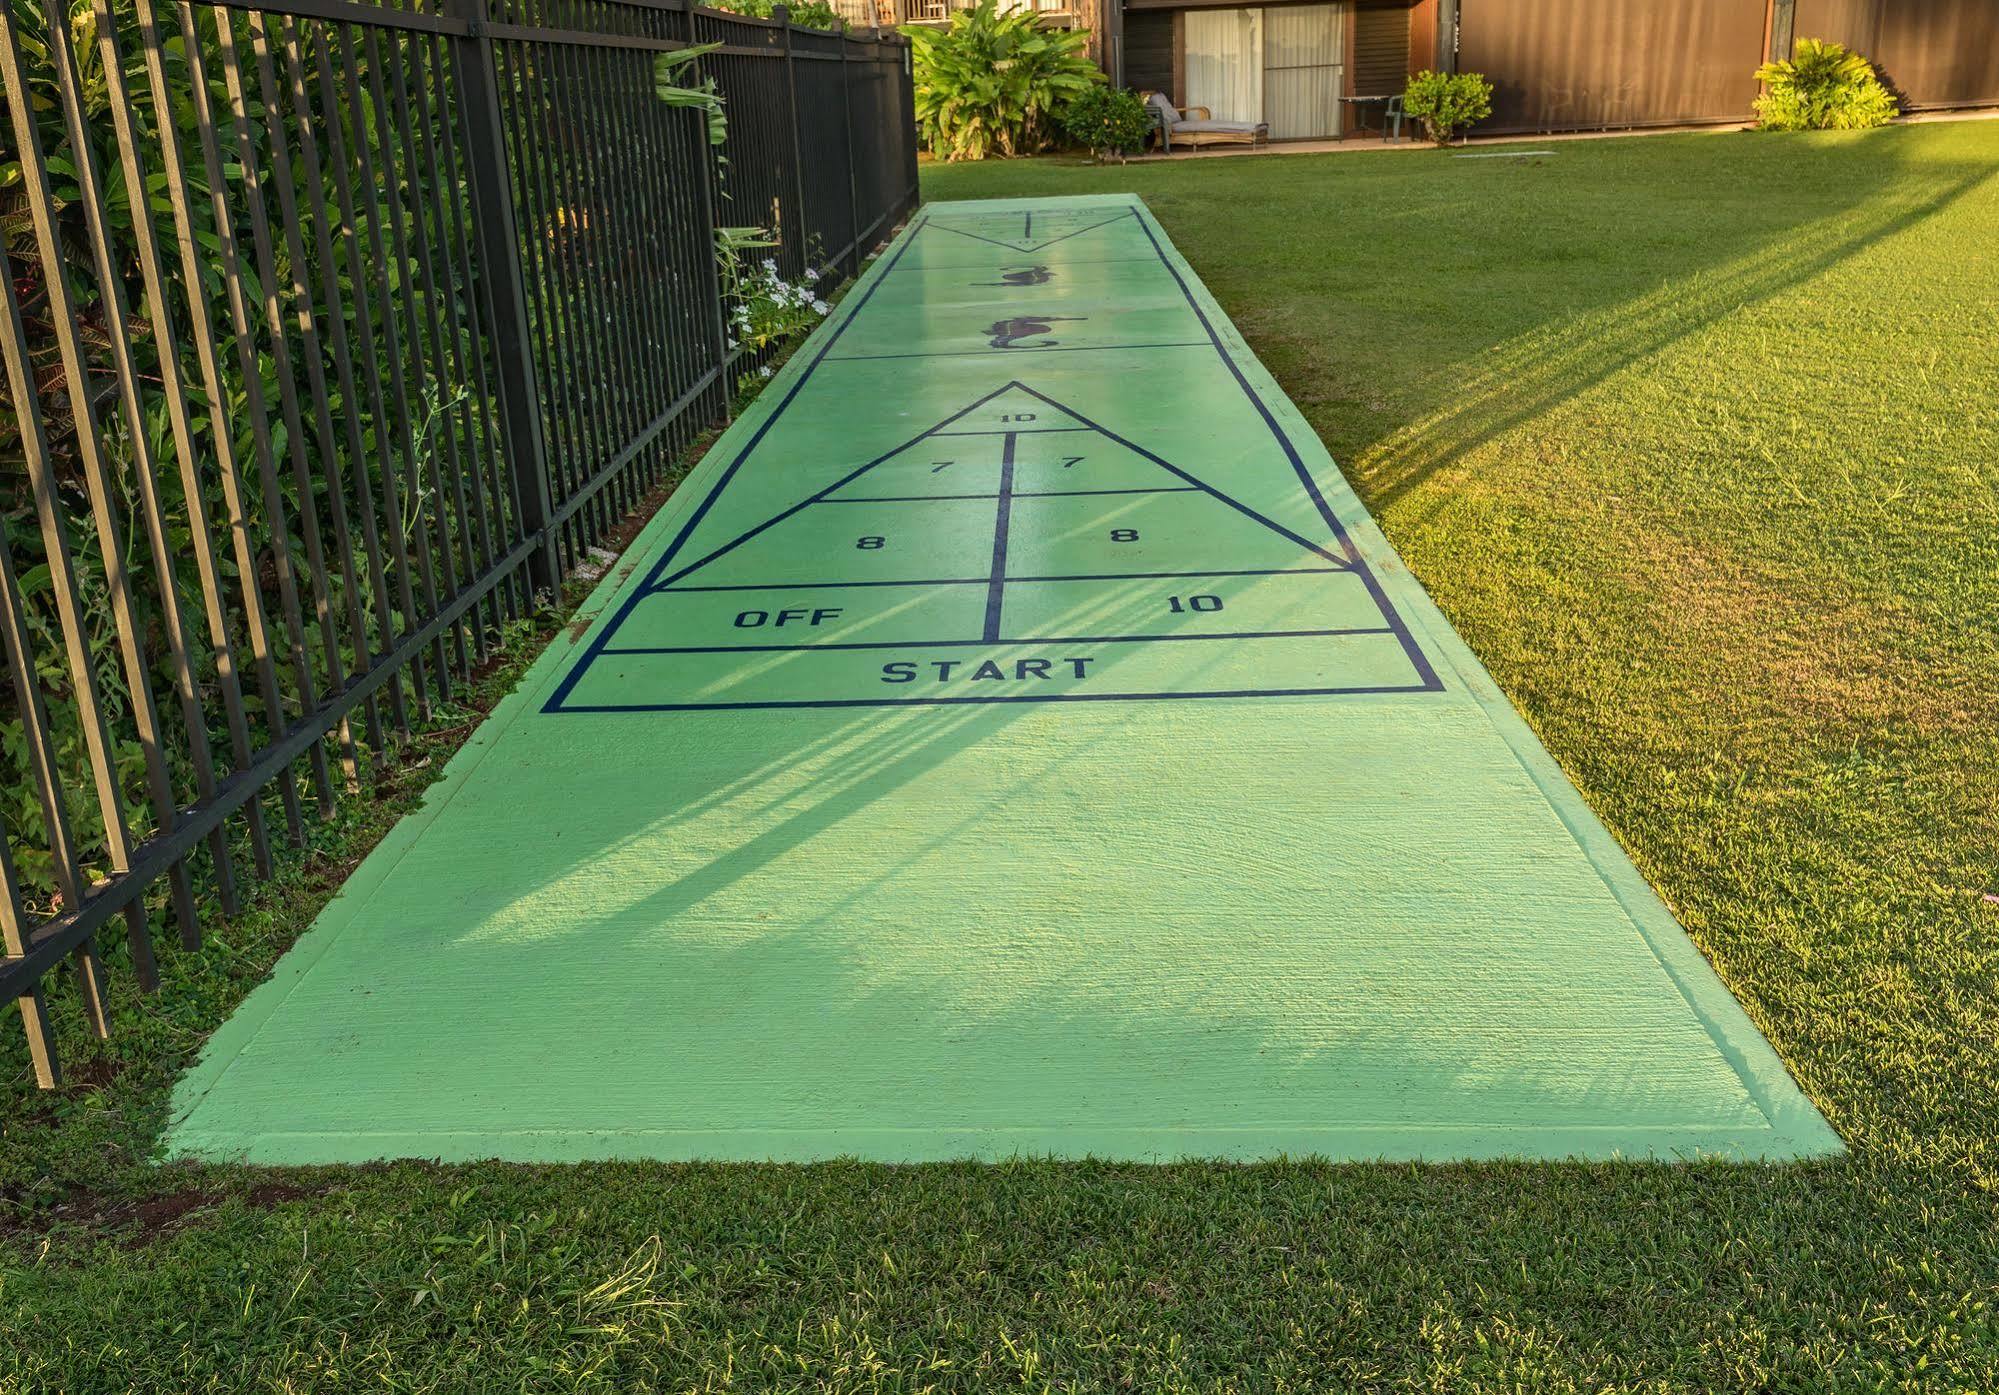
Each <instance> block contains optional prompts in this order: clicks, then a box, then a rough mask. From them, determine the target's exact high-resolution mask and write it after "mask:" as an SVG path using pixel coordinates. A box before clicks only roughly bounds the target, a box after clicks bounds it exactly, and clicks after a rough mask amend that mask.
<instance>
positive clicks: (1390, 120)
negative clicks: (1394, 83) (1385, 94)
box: [1381, 93, 1416, 141]
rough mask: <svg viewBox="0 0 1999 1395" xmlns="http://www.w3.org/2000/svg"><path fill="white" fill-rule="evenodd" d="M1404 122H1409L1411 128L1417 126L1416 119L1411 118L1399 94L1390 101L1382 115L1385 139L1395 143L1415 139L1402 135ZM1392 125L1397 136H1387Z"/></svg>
mask: <svg viewBox="0 0 1999 1395" xmlns="http://www.w3.org/2000/svg"><path fill="white" fill-rule="evenodd" d="M1404 121H1407V122H1408V123H1409V124H1410V125H1411V126H1414V125H1415V124H1416V118H1415V117H1413V116H1411V115H1410V114H1409V112H1408V109H1407V108H1406V107H1404V106H1403V105H1402V97H1401V94H1400V93H1398V94H1396V95H1395V96H1393V97H1390V98H1389V99H1388V106H1387V108H1386V109H1385V110H1384V111H1383V112H1382V113H1381V125H1382V131H1383V136H1384V138H1385V139H1388V140H1394V141H1400V140H1410V139H1413V136H1404V135H1403V134H1402V123H1403V122H1404ZM1391 125H1392V126H1393V129H1394V131H1395V134H1394V135H1392V136H1391V135H1388V134H1387V131H1388V129H1389V128H1390V126H1391Z"/></svg>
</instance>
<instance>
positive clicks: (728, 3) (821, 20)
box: [715, 0, 846, 29]
mask: <svg viewBox="0 0 1999 1395" xmlns="http://www.w3.org/2000/svg"><path fill="white" fill-rule="evenodd" d="M778 5H783V6H784V7H785V9H786V11H787V12H788V14H789V17H790V19H791V22H792V23H793V24H796V25H798V26H799V27H800V28H803V29H844V28H845V27H846V24H845V22H844V21H843V20H841V18H840V16H839V15H838V14H837V13H836V12H835V11H834V9H833V7H832V6H831V5H830V4H828V3H827V0H717V3H716V5H715V8H716V9H718V10H727V11H729V12H730V13H731V14H738V15H748V16H749V17H750V18H752V19H771V18H774V16H773V15H772V14H771V11H772V10H773V9H774V8H776V7H777V6H778Z"/></svg>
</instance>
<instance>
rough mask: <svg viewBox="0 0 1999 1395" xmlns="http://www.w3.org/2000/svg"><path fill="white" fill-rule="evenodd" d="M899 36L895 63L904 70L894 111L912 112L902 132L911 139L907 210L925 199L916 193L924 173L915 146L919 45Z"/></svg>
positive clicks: (917, 138) (920, 137)
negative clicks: (920, 171)
mask: <svg viewBox="0 0 1999 1395" xmlns="http://www.w3.org/2000/svg"><path fill="white" fill-rule="evenodd" d="M896 38H897V39H899V40H900V41H901V43H902V61H901V62H900V63H898V64H896V65H895V66H896V69H897V71H898V72H899V73H900V74H901V77H900V79H899V86H898V89H897V93H898V96H897V101H896V104H895V114H896V116H897V117H898V118H900V117H901V116H902V114H903V113H904V112H907V113H908V114H909V129H908V130H907V131H905V132H904V133H903V137H904V139H905V140H907V141H908V142H909V144H908V145H907V146H906V147H905V148H904V152H903V153H904V154H905V155H906V156H907V157H908V158H907V160H906V161H905V168H906V169H907V170H908V173H909V183H908V184H906V185H904V186H903V208H902V211H903V212H905V213H907V212H909V211H910V210H911V209H913V208H915V207H916V205H917V204H919V203H921V202H922V198H921V196H920V195H919V194H918V193H917V190H918V188H919V187H920V183H921V176H920V175H919V174H918V165H917V163H916V147H917V146H919V145H921V144H922V143H923V133H922V132H921V131H920V130H918V129H917V125H916V45H915V44H913V43H911V42H910V41H909V36H908V35H907V34H897V35H896Z"/></svg>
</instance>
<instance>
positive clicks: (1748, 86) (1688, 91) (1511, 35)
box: [1082, 0, 1999, 140]
mask: <svg viewBox="0 0 1999 1395" xmlns="http://www.w3.org/2000/svg"><path fill="white" fill-rule="evenodd" d="M1101 3H1103V4H1104V6H1105V8H1103V9H1101V10H1100V11H1099V12H1098V13H1097V14H1094V15H1091V16H1089V17H1088V18H1087V19H1084V20H1083V21H1082V22H1084V23H1089V22H1090V21H1091V20H1094V21H1096V23H1097V24H1099V25H1100V26H1101V33H1100V34H1099V35H1098V36H1097V42H1096V45H1095V48H1096V52H1097V54H1098V57H1099V61H1101V62H1102V63H1103V65H1104V69H1105V71H1106V72H1107V73H1109V74H1110V75H1111V77H1112V79H1113V80H1114V81H1116V82H1119V83H1121V84H1122V85H1124V86H1127V87H1131V88H1135V89H1137V90H1140V91H1158V92H1165V93H1167V94H1169V95H1170V96H1171V97H1172V98H1173V99H1174V100H1175V102H1176V103H1178V104H1179V105H1182V106H1204V107H1207V108H1209V109H1210V110H1211V111H1212V112H1213V113H1214V115H1215V116H1216V117H1218V118H1221V119H1225V120H1239V121H1267V122H1269V123H1270V128H1271V129H1270V133H1271V138H1272V139H1273V140H1310V139H1327V138H1334V137H1340V136H1344V135H1350V134H1354V133H1355V132H1356V131H1357V130H1359V129H1371V128H1374V127H1377V126H1378V125H1379V118H1380V113H1381V110H1382V108H1383V106H1384V105H1385V102H1386V98H1387V97H1388V96H1390V95H1392V94H1394V93H1397V92H1400V91H1401V90H1402V87H1403V84H1404V82H1405V81H1406V80H1407V78H1408V75H1409V74H1410V73H1413V72H1418V71H1421V70H1422V69H1424V68H1440V69H1444V70H1447V71H1449V70H1456V71H1463V72H1479V73H1483V74H1485V76H1486V77H1487V78H1488V79H1490V80H1491V82H1492V83H1493V86H1494V89H1495V90H1494V97H1493V114H1492V117H1491V118H1490V119H1489V120H1488V121H1486V122H1484V123H1483V124H1481V125H1480V127H1479V128H1478V129H1479V131H1480V132H1481V133H1483V134H1503V133H1512V132H1533V131H1567V130H1602V129H1632V128H1639V127H1646V126H1671V125H1687V124H1699V123H1724V122H1738V121H1746V120H1749V119H1750V117H1751V114H1752V112H1751V105H1750V104H1751V103H1752V102H1753V101H1754V100H1755V97H1756V93H1757V84H1756V80H1755V77H1754V73H1755V70H1756V68H1757V66H1758V65H1759V64H1761V63H1762V62H1764V60H1765V59H1766V58H1767V57H1768V56H1770V55H1773V54H1775V55H1782V54H1787V53H1789V52H1790V49H1791V43H1792V40H1793V39H1794V38H1818V39H1831V40H1835V41H1837V42H1840V43H1844V44H1846V45H1847V46H1849V47H1851V48H1854V49H1856V50H1858V51H1859V52H1861V53H1864V54H1866V55H1867V56H1868V57H1869V58H1871V59H1873V60H1874V61H1875V63H1876V64H1877V65H1878V66H1879V67H1880V69H1881V70H1882V73H1883V75H1884V76H1885V77H1886V79H1887V80H1888V82H1889V83H1890V84H1891V85H1892V86H1894V87H1895V88H1896V90H1897V91H1898V92H1899V93H1900V95H1901V98H1902V102H1903V106H1904V108H1905V109H1906V110H1911V111H1922V110H1934V109H1945V108H1953V107H1968V106H1982V105H1999V0H1280V2H1279V3H1274V4H1264V5H1256V6H1240V5H1236V6H1217V5H1214V4H1213V3H1211V0H1101Z"/></svg>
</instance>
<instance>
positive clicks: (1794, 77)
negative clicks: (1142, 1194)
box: [1756, 39, 1901, 131]
mask: <svg viewBox="0 0 1999 1395" xmlns="http://www.w3.org/2000/svg"><path fill="white" fill-rule="evenodd" d="M1756 80H1757V81H1758V82H1760V83H1762V84H1763V95H1762V96H1760V97H1758V98H1757V99H1756V125H1757V128H1758V129H1759V130H1764V131H1861V130H1866V129H1867V128H1868V127H1870V126H1885V125H1887V124H1888V123H1889V122H1890V121H1893V120H1894V119H1895V118H1896V117H1897V116H1899V115H1901V109H1900V108H1899V107H1897V106H1896V105H1895V95H1894V93H1892V92H1890V91H1889V90H1888V89H1887V87H1886V86H1885V85H1883V83H1882V81H1881V79H1880V78H1879V77H1878V76H1877V75H1876V74H1875V72H1874V65H1873V64H1872V63H1870V62H1868V61H1867V60H1866V59H1865V58H1862V57H1861V56H1860V55H1859V54H1857V53H1854V52H1853V51H1851V50H1850V49H1847V48H1845V47H1844V46H1842V45H1840V44H1834V43H1826V42H1824V41H1823V40H1820V39H1800V40H1798V46H1797V48H1796V49H1795V50H1794V51H1793V52H1792V54H1791V56H1790V57H1789V58H1786V59H1779V60H1778V61H1777V62H1775V63H1765V64H1764V65H1763V66H1762V67H1760V68H1758V69H1757V70H1756Z"/></svg>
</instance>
